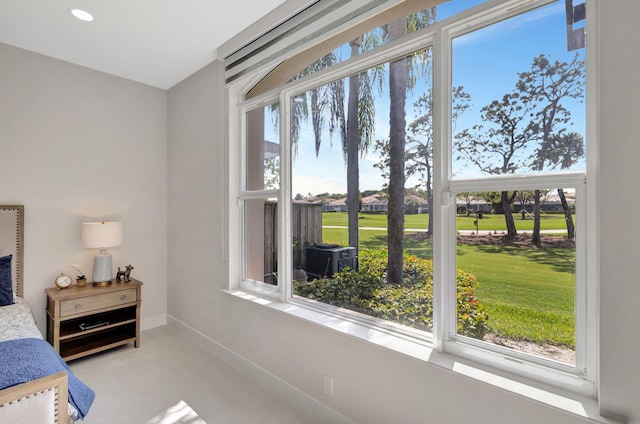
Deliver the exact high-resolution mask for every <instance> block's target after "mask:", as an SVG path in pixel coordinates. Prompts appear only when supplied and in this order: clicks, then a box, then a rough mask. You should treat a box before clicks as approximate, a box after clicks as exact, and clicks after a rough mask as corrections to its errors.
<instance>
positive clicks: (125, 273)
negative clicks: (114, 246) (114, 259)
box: [116, 264, 133, 283]
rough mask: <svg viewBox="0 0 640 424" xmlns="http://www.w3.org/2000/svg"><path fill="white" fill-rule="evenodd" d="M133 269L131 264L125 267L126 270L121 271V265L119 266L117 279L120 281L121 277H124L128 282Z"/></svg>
mask: <svg viewBox="0 0 640 424" xmlns="http://www.w3.org/2000/svg"><path fill="white" fill-rule="evenodd" d="M132 269H133V265H131V264H129V265H127V266H125V267H124V271H120V267H118V273H117V274H116V280H117V281H118V282H120V277H124V282H125V283H128V282H129V281H131V277H130V275H131V270H132Z"/></svg>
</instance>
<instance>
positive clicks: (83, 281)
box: [71, 264, 87, 287]
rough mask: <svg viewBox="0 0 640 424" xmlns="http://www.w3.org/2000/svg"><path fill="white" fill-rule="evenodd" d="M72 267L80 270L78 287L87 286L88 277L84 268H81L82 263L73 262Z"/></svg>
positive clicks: (77, 280) (77, 278) (77, 279)
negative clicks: (84, 272)
mask: <svg viewBox="0 0 640 424" xmlns="http://www.w3.org/2000/svg"><path fill="white" fill-rule="evenodd" d="M71 268H73V269H75V270H76V271H78V274H79V275H78V276H77V277H76V284H77V285H78V287H84V286H86V285H87V277H86V276H85V275H84V274H83V273H82V270H81V269H80V265H77V264H71Z"/></svg>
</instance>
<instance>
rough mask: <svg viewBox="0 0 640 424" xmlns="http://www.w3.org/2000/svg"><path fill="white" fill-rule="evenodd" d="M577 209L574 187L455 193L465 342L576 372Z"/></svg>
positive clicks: (460, 325)
mask: <svg viewBox="0 0 640 424" xmlns="http://www.w3.org/2000/svg"><path fill="white" fill-rule="evenodd" d="M536 199H537V201H536ZM575 207H576V191H575V189H573V188H564V189H558V190H520V191H515V192H514V191H508V192H476V193H458V194H457V212H458V214H457V219H456V222H457V264H456V265H457V268H458V269H459V271H458V272H457V276H456V281H457V301H458V308H457V331H458V334H459V335H463V336H468V337H473V338H476V339H480V340H484V341H485V342H488V343H492V344H497V345H500V346H505V347H508V348H511V349H514V350H518V351H521V352H526V353H530V354H533V355H537V356H541V357H544V358H548V359H553V360H556V361H559V362H563V363H566V364H569V365H575V290H576V271H575V263H576V249H575ZM461 270H463V271H461Z"/></svg>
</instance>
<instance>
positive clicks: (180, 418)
mask: <svg viewBox="0 0 640 424" xmlns="http://www.w3.org/2000/svg"><path fill="white" fill-rule="evenodd" d="M147 424H207V423H206V422H205V421H204V420H203V419H201V418H200V417H198V414H196V413H195V411H194V410H193V409H191V407H190V406H189V405H187V403H186V402H185V401H183V400H181V401H180V402H178V403H177V404H175V405H173V406H171V407H169V408H167V410H166V411H164V412H163V413H162V414H160V415H158V416H156V417H153V418H151V419H150V420H149V421H147Z"/></svg>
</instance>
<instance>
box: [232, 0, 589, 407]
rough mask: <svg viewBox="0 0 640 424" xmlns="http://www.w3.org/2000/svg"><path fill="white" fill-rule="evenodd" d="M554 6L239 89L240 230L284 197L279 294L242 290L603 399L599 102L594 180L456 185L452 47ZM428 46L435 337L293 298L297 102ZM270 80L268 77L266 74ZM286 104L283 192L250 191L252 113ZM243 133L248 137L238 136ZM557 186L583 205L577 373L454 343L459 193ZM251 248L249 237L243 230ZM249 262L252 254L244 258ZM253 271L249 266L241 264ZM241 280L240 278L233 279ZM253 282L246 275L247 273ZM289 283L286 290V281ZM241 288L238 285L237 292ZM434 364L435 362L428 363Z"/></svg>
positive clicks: (448, 27) (455, 27)
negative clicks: (271, 200) (249, 216)
mask: <svg viewBox="0 0 640 424" xmlns="http://www.w3.org/2000/svg"><path fill="white" fill-rule="evenodd" d="M594 1H595V0H587V26H588V27H589V28H595V25H594V24H595V22H594V19H595V17H594V16H593V12H592V11H593V10H594V9H595V7H594ZM553 2H554V0H531V1H529V2H524V3H523V2H522V1H520V0H488V1H487V3H484V4H482V5H480V6H477V7H475V8H473V9H469V10H467V11H465V12H462V13H460V14H459V15H456V16H454V17H451V18H447V19H445V20H443V21H440V22H437V23H435V24H434V25H431V26H429V27H428V28H425V29H423V30H421V31H418V32H416V33H413V34H410V35H407V36H406V37H404V38H403V39H401V40H396V41H394V42H392V43H389V44H387V45H384V46H381V47H379V48H377V49H375V50H373V51H369V52H366V53H364V54H362V55H360V56H359V57H357V58H354V59H349V60H346V61H344V62H341V63H339V64H337V65H335V66H333V67H331V68H329V69H325V70H323V71H320V72H317V73H315V74H313V75H310V76H308V77H305V78H303V79H300V80H298V81H295V82H291V83H289V84H287V85H286V86H283V87H281V88H279V89H275V90H272V91H269V92H267V93H264V94H262V95H260V96H257V97H255V98H253V99H251V100H247V101H245V100H243V99H244V95H243V94H244V93H246V92H248V91H249V90H250V89H251V88H252V87H253V86H254V85H255V83H256V82H257V81H258V80H259V78H254V79H253V80H251V81H247V79H246V78H245V79H243V80H239V81H237V82H234V83H233V84H230V85H229V86H228V87H227V88H228V89H229V93H230V94H231V95H230V102H229V104H230V109H229V110H230V113H234V111H237V113H238V115H237V119H238V122H239V123H240V128H237V127H236V128H235V131H234V128H233V122H235V121H234V119H231V120H230V122H231V124H232V125H231V128H230V134H229V136H230V140H233V139H234V134H235V135H237V136H238V138H235V139H236V140H239V141H241V143H240V144H241V146H242V147H241V152H240V160H241V164H242V165H241V180H242V181H241V184H240V187H239V188H238V193H239V195H238V201H239V206H240V207H239V213H240V223H241V225H244V212H243V207H242V204H243V202H244V200H245V199H251V198H267V197H273V196H278V205H279V207H278V223H279V234H278V237H279V238H278V249H279V261H278V264H279V265H278V267H279V269H278V274H279V278H278V285H277V286H275V287H274V286H272V285H270V284H265V283H261V282H257V281H253V280H244V279H242V281H240V283H239V287H241V288H242V289H245V290H249V291H252V292H255V293H256V294H259V295H261V296H266V297H268V298H269V299H273V300H277V301H279V302H282V303H291V304H295V305H298V306H302V307H304V308H310V309H314V310H319V311H321V312H322V313H331V314H332V315H333V316H338V317H339V318H341V319H344V320H345V321H351V322H353V321H354V320H355V321H357V322H359V323H361V324H363V325H365V326H370V327H372V328H376V329H381V330H383V331H385V332H387V333H390V334H395V335H398V336H400V337H403V338H406V337H407V336H409V337H413V338H415V340H418V341H422V342H426V343H428V344H429V345H430V346H431V347H432V348H433V349H434V350H437V351H439V352H442V353H445V354H452V355H455V356H456V357H460V358H465V359H469V360H472V361H473V362H474V363H478V364H483V365H488V366H491V367H495V368H497V369H501V370H505V371H508V372H511V373H513V374H516V375H520V376H524V377H527V378H530V379H532V380H535V381H541V382H543V383H548V384H551V385H552V386H555V387H560V388H562V389H566V390H569V391H571V392H574V393H579V394H581V395H585V396H589V397H595V396H596V384H595V382H596V377H597V376H596V365H597V343H596V340H597V309H596V308H597V296H596V289H597V284H598V281H597V275H598V269H597V267H598V265H597V249H596V246H597V244H596V232H595V228H596V225H595V223H596V218H595V211H596V199H595V194H596V189H595V170H596V166H595V161H596V160H597V159H596V158H595V152H596V134H597V133H596V129H595V127H594V125H595V124H594V123H595V122H596V120H595V119H594V118H595V105H594V102H593V101H587V103H586V110H587V114H586V122H587V129H586V131H587V134H586V139H587V166H588V173H587V172H586V171H585V172H558V173H543V174H539V175H534V174H531V175H524V176H523V175H517V176H500V177H491V178H483V179H482V180H481V181H478V180H460V179H453V178H452V175H451V166H452V164H451V154H450V152H451V143H452V140H451V137H452V135H451V131H450V118H451V110H450V106H451V101H452V99H451V85H452V82H451V57H450V55H451V40H452V39H453V38H454V37H457V36H459V35H462V34H464V33H469V32H473V31H475V30H477V29H479V28H482V27H485V26H488V25H491V24H493V23H496V22H499V21H502V20H505V19H508V18H510V17H513V16H516V15H519V14H521V13H527V12H528V11H530V10H532V9H536V8H538V7H540V6H544V5H547V4H550V3H553ZM594 36H595V35H594V34H593V33H592V32H590V33H588V42H587V51H586V53H587V88H586V92H587V99H588V100H589V99H592V98H594V96H593V94H594V93H595V90H596V88H595V85H594V84H595V80H596V79H595V78H594V76H593V75H594V71H595V66H594V65H593V64H592V63H593V60H592V59H593V57H594V56H595V54H594V53H595V42H594ZM427 45H433V48H434V50H433V51H434V70H433V87H434V91H433V92H434V107H433V113H434V117H433V122H434V139H435V140H438V139H439V140H444V142H441V143H435V145H434V162H436V161H437V165H435V164H434V165H435V166H434V168H435V169H436V175H434V190H433V193H434V196H433V197H434V210H433V213H434V236H433V245H434V249H433V251H434V256H433V268H434V281H433V285H434V287H433V290H434V296H433V298H434V330H433V334H427V333H423V332H417V331H412V330H410V329H409V330H407V331H405V330H402V329H399V328H398V326H394V325H386V324H384V323H383V324H381V323H380V322H379V321H378V320H375V319H373V318H372V319H360V318H354V317H353V316H351V315H347V314H341V313H339V312H336V310H335V308H331V307H325V306H323V305H317V304H316V305H311V304H310V303H309V302H305V301H300V300H296V299H293V298H292V293H291V281H292V275H291V274H292V271H291V269H292V255H291V248H290V245H291V231H290V223H291V206H290V203H291V198H292V193H291V178H290V176H291V175H290V174H291V139H290V135H289V131H288V129H289V126H290V113H289V111H290V108H289V105H290V101H291V99H292V98H293V97H294V96H296V95H299V94H301V93H304V92H306V91H307V90H309V89H310V88H313V87H317V86H319V85H323V84H326V83H328V82H331V81H333V80H336V79H339V78H345V77H347V76H349V75H351V74H353V73H356V72H359V71H362V70H365V69H367V68H369V67H371V66H374V65H377V64H379V63H383V62H389V61H391V60H393V59H395V58H398V57H401V56H405V55H407V54H410V53H412V52H414V51H417V50H419V49H421V48H424V47H425V46H427ZM265 72H266V70H265ZM275 101H279V105H280V149H281V157H280V164H281V167H280V168H281V170H280V172H281V174H280V190H264V191H253V192H252V191H246V190H244V188H245V182H244V176H245V175H246V169H245V167H246V163H247V162H246V153H247V152H246V144H245V142H244V140H245V128H246V121H245V116H246V112H247V111H249V110H251V109H254V108H256V107H260V106H262V105H265V104H269V103H273V102H275ZM238 130H239V131H238ZM558 187H575V188H576V192H577V196H576V197H577V199H578V204H577V207H576V221H577V223H576V225H577V226H576V234H577V240H576V354H577V357H576V366H575V367H572V366H569V365H566V364H562V363H554V362H552V361H549V360H547V359H543V358H538V357H535V356H533V355H530V354H526V353H521V352H516V351H513V350H511V349H506V348H502V347H500V346H494V345H490V344H489V343H484V342H481V341H476V340H472V339H469V338H466V337H461V336H456V335H455V326H456V316H455V315H456V308H455V290H456V288H455V272H456V257H455V246H456V237H455V234H456V229H455V212H456V210H455V193H456V192H460V191H486V190H488V189H489V188H491V189H493V190H496V191H499V190H502V189H514V188H517V189H545V188H549V189H554V188H558ZM240 237H241V239H242V244H244V233H243V231H242V230H240ZM242 253H243V254H244V250H242ZM242 263H244V260H242ZM231 275H232V276H233V275H234V273H233V272H232V273H231ZM242 275H245V274H244V269H243V270H242ZM283 281H284V282H286V283H285V284H283V283H282V282H283ZM234 285H235V286H236V287H237V286H238V283H234V282H233V281H232V282H231V288H234ZM425 359H426V358H425Z"/></svg>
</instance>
